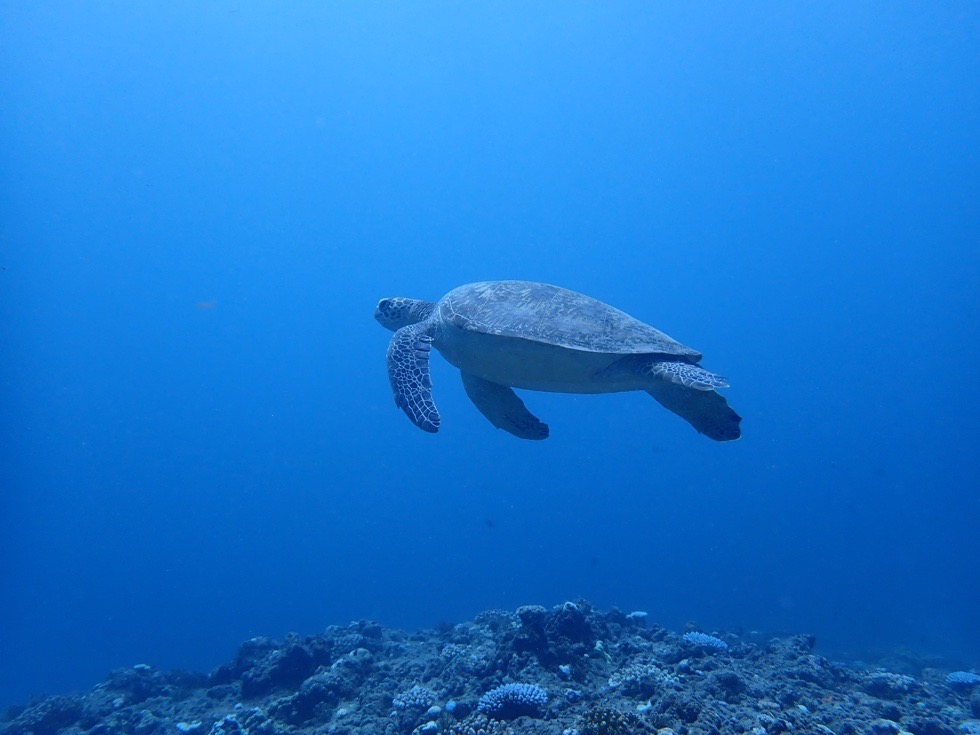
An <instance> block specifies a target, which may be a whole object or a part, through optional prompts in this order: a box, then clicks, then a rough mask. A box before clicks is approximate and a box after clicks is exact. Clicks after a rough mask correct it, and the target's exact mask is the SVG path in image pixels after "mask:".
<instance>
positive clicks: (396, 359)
mask: <svg viewBox="0 0 980 735" xmlns="http://www.w3.org/2000/svg"><path fill="white" fill-rule="evenodd" d="M431 344H432V337H430V336H429V335H428V334H426V333H425V331H424V329H422V328H421V327H420V326H419V325H418V324H412V325H410V326H407V327H402V328H401V329H399V330H398V331H397V332H395V336H394V337H392V338H391V343H390V344H389V345H388V380H390V381H391V389H392V390H393V391H394V393H395V405H396V406H398V407H399V408H400V409H401V410H402V411H404V412H405V415H406V416H408V418H409V419H411V421H412V423H413V424H415V425H416V426H417V427H419V428H420V429H422V430H423V431H428V432H432V433H435V432H437V431H439V423H440V422H441V421H442V418H441V417H440V416H439V410H438V409H437V408H436V404H435V403H434V402H433V400H432V380H431V378H429V352H430V350H431Z"/></svg>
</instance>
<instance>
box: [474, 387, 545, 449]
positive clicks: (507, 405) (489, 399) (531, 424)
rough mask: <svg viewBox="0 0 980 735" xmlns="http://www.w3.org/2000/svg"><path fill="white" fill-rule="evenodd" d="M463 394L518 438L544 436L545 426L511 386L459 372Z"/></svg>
mask: <svg viewBox="0 0 980 735" xmlns="http://www.w3.org/2000/svg"><path fill="white" fill-rule="evenodd" d="M460 375H462V376H463V387H464V388H465V389H466V395H468V396H469V397H470V400H471V401H473V404H474V405H475V406H476V407H477V408H478V409H480V413H482V414H483V415H484V416H486V417H487V419H489V420H490V423H491V424H493V425H494V426H496V427H497V428H498V429H503V430H504V431H507V432H510V433H511V434H513V435H514V436H516V437H519V438H520V439H547V438H548V425H547V424H545V423H542V422H541V421H539V420H538V418H537V417H536V416H534V415H533V414H532V413H531V412H530V411H528V410H527V407H526V406H525V405H524V401H522V400H521V399H520V398H518V397H517V394H516V393H515V392H514V391H513V389H512V388H510V387H509V386H506V385H499V384H498V383H491V382H490V381H489V380H484V379H483V378H478V377H477V376H475V375H473V374H472V373H466V372H462V371H460Z"/></svg>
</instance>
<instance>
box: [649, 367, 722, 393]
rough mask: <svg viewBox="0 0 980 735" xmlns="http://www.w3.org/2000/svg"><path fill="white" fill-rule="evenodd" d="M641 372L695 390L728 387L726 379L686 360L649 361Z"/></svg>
mask: <svg viewBox="0 0 980 735" xmlns="http://www.w3.org/2000/svg"><path fill="white" fill-rule="evenodd" d="M643 372H645V373H649V374H650V375H653V376H655V377H657V378H660V379H662V380H666V381H669V382H671V383H675V384H676V385H683V386H684V387H685V388H694V389H695V390H714V389H715V388H727V387H728V381H727V380H725V379H724V378H723V377H721V376H720V375H715V374H714V373H709V372H708V371H707V370H705V369H704V368H703V367H699V366H697V365H691V364H690V363H687V362H667V361H664V362H651V363H648V364H647V365H645V366H644V367H643Z"/></svg>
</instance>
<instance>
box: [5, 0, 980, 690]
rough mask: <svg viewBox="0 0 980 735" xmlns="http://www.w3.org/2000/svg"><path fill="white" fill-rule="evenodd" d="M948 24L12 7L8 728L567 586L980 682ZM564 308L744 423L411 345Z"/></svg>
mask: <svg viewBox="0 0 980 735" xmlns="http://www.w3.org/2000/svg"><path fill="white" fill-rule="evenodd" d="M978 79H980V9H978V6H977V5H976V4H974V3H969V2H962V3H957V2H949V3H902V2H894V3H871V2H858V3H853V2H827V3H817V4H801V3H785V4H784V3H776V2H773V3H738V4H727V3H683V4H681V3H640V2H623V3H577V2H572V3H527V2H521V3H516V2H515V3H506V2H505V3H460V4H456V3H444V2H440V3H435V2H433V3H370V2H363V3H362V2H357V3H353V2H352V3H316V2H307V3H258V2H255V3H252V2H210V3H199V2H190V1H186V2H167V3H163V2H140V3H128V2H93V3H82V2H41V1H38V2H31V3H13V2H4V3H0V172H2V173H0V266H2V268H3V269H2V270H0V412H2V413H0V416H2V418H0V453H2V461H0V485H2V493H0V705H2V704H7V703H13V702H18V701H25V700H26V699H27V698H28V697H29V696H31V695H33V694H41V693H55V692H67V691H75V690H85V689H87V688H90V687H91V686H92V685H94V684H95V683H96V682H97V681H99V680H100V679H101V678H102V677H103V676H104V674H105V673H106V672H107V671H108V670H109V669H112V668H115V667H120V666H132V665H133V664H136V663H149V664H152V665H154V666H157V667H161V668H172V667H179V668H186V669H199V670H204V671H207V670H210V669H211V668H213V667H214V666H216V665H217V664H218V663H220V662H222V661H224V660H226V659H227V658H228V657H229V656H230V655H231V654H232V653H233V652H234V651H235V649H236V648H237V646H238V644H239V643H240V642H241V641H242V640H244V639H247V638H250V637H253V636H258V635H268V636H281V635H282V634H284V633H285V632H287V631H298V632H300V633H313V632H316V631H319V630H321V629H323V628H324V627H325V626H327V625H329V624H334V623H337V624H343V623H346V622H348V621H349V620H352V619H357V618H371V619H375V620H378V621H379V622H381V623H383V624H384V625H387V626H392V627H405V628H417V627H431V626H434V625H437V624H439V623H440V622H443V621H459V620H463V619H467V618H470V617H472V616H473V615H474V614H476V613H477V612H479V611H481V610H484V609H488V608H507V609H513V608H515V607H516V606H518V605H522V604H527V603H538V604H543V605H553V604H557V603H560V602H562V601H564V600H567V599H575V598H579V597H583V598H587V599H589V600H590V601H591V602H592V603H593V604H595V605H597V606H600V607H609V606H613V605H615V606H618V607H620V608H623V609H626V610H634V609H641V610H645V611H647V612H648V613H649V616H650V620H651V621H654V622H656V623H659V624H662V625H667V626H672V627H675V628H676V627H680V626H682V625H683V624H684V623H685V622H686V621H691V620H694V621H697V622H698V624H699V625H700V626H703V627H705V628H706V629H719V630H740V629H741V630H762V631H772V632H812V633H815V634H816V635H817V639H818V650H819V651H821V652H822V653H824V654H825V655H834V656H841V657H849V658H856V657H864V658H868V659H873V658H874V657H876V656H883V655H887V654H890V653H892V652H894V651H896V650H900V649H910V650H912V651H915V652H917V653H918V654H920V655H923V656H937V657H943V658H944V659H946V660H948V661H950V662H951V665H953V666H959V667H964V668H965V667H971V666H972V667H976V666H978V665H980V627H978V625H977V619H978V615H980V554H978V548H980V547H978V538H980V493H978V488H980V478H978V469H977V467H978V463H977V456H978V435H980V418H978V416H980V388H978V370H977V359H978V357H980V354H978V353H980V349H978V345H980V335H978V329H977V323H978V312H980V303H978V301H980V300H978V296H977V293H978V283H980V278H978V276H980V267H978V266H980V204H978V203H980V186H978V181H980V176H978V175H980V85H978V84H977V80H978ZM498 278H519V279H527V280H539V281H546V282H550V283H555V284H558V285H561V286H565V287H568V288H572V289H575V290H578V291H582V292H585V293H588V294H590V295H592V296H595V297H597V298H600V299H602V300H604V301H606V302H608V303H610V304H612V305H614V306H617V307H619V308H621V309H624V310H625V311H627V312H629V313H630V314H632V315H634V316H636V317H637V318H639V319H642V320H643V321H646V322H648V323H650V324H652V325H654V326H656V327H658V328H660V329H662V330H664V331H665V332H667V333H668V334H670V335H671V336H672V337H674V338H676V339H678V340H680V341H681V342H684V343H685V344H687V345H690V346H692V347H694V348H696V349H698V350H700V351H702V352H703V353H704V355H705V358H704V361H703V364H704V366H705V367H706V368H707V369H709V370H712V371H715V372H718V373H720V374H723V375H725V376H727V377H728V379H729V381H730V382H731V386H732V387H731V388H730V389H726V390H725V391H724V394H725V396H726V397H727V398H728V400H729V402H730V403H731V404H732V406H733V407H734V408H735V409H736V410H737V411H738V412H739V413H740V414H741V415H742V416H743V417H744V420H743V423H742V429H743V438H742V439H741V440H740V441H738V442H734V443H728V444H718V443H715V442H712V441H710V440H708V439H706V438H704V437H702V436H698V435H697V434H696V433H695V432H694V431H693V430H692V429H691V428H690V426H688V425H687V424H686V423H685V422H683V421H682V420H680V419H679V418H677V417H676V416H674V415H672V414H670V413H668V412H667V411H665V410H663V409H662V408H661V407H660V406H658V405H657V404H656V403H655V402H654V401H653V400H652V399H651V398H649V397H648V396H646V395H645V394H642V393H626V394H617V395H603V396H571V395H555V394H544V393H529V392H523V393H522V397H523V398H524V399H525V401H526V403H527V404H528V407H529V408H530V410H531V411H532V412H534V413H535V414H536V415H538V416H539V417H540V418H541V419H542V420H543V421H545V422H547V423H548V424H549V425H550V427H551V437H550V438H549V439H548V440H547V441H545V442H523V441H520V440H518V439H516V438H514V437H512V436H511V435H509V434H507V433H504V432H502V431H498V430H496V429H494V428H493V427H492V426H491V425H490V424H489V423H488V422H487V421H486V419H484V418H483V417H482V416H481V415H480V414H479V413H478V412H477V410H476V409H475V408H474V407H473V406H472V405H471V404H470V403H469V400H468V399H467V397H466V395H465V393H464V392H463V389H462V385H461V383H460V380H459V376H458V372H457V371H456V370H455V369H454V368H452V367H451V366H449V365H448V364H447V363H446V362H445V361H444V360H442V358H441V357H439V356H438V355H434V356H433V360H432V370H433V381H434V384H435V387H434V394H435V398H436V401H437V403H438V405H439V408H440V409H441V411H442V414H443V425H442V429H441V431H440V432H439V433H438V434H437V435H434V436H433V435H429V434H425V433H423V432H421V431H419V430H418V429H416V428H415V427H413V426H412V425H411V424H410V423H409V422H408V420H407V419H406V418H405V416H404V415H403V414H402V413H401V412H400V411H398V410H397V409H396V408H395V407H394V405H393V401H392V396H391V389H390V387H389V384H388V379H387V376H386V372H385V350H386V347H387V343H388V340H389V338H390V333H389V332H387V331H385V330H384V329H382V328H381V327H380V326H379V325H378V324H377V323H376V322H375V321H374V320H373V318H372V314H373V309H374V306H375V304H376V303H377V301H378V299H379V298H382V297H385V296H412V297H417V298H425V299H430V300H435V299H437V298H439V297H440V296H441V295H442V294H444V293H445V292H446V291H449V290H450V289H451V288H453V287H455V286H457V285H460V284H463V283H467V282H471V281H477V280H486V279H498Z"/></svg>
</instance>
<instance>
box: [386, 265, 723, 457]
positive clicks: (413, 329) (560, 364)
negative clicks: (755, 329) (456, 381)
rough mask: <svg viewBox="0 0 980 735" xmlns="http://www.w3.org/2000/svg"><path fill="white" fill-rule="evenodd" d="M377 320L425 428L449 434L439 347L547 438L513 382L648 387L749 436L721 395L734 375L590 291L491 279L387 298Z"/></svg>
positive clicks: (480, 402) (711, 423)
mask: <svg viewBox="0 0 980 735" xmlns="http://www.w3.org/2000/svg"><path fill="white" fill-rule="evenodd" d="M374 318H375V319H377V320H378V321H379V322H380V323H381V324H382V325H383V326H384V327H386V328H388V329H390V330H392V331H393V332H394V333H395V334H394V336H393V337H392V338H391V343H390V344H389V346H388V377H389V379H390V380H391V387H392V389H393V390H394V392H395V404H396V405H397V406H398V407H399V408H401V409H402V410H403V411H404V412H405V413H406V414H407V415H408V418H409V419H411V421H412V423H414V424H415V425H416V426H418V427H419V428H420V429H422V430H424V431H429V432H435V431H438V430H439V423H440V421H441V418H440V416H439V411H438V410H437V409H436V405H435V403H433V401H432V381H431V380H430V378H429V351H430V346H434V347H435V348H436V349H437V350H439V352H441V353H442V356H443V357H445V358H446V360H448V361H449V362H450V363H452V364H453V365H455V366H456V367H458V368H459V370H460V372H461V373H462V376H463V387H464V388H465V389H466V394H467V395H468V396H469V397H470V399H471V400H472V401H473V403H474V404H476V407H477V408H478V409H480V412H481V413H482V414H483V415H484V416H486V417H487V418H488V419H489V420H490V423H492V424H493V425H494V426H496V427H498V428H500V429H504V430H505V431H508V432H510V433H511V434H513V435H514V436H517V437H520V438H521V439H545V438H547V436H548V426H547V424H544V423H542V422H541V421H539V420H538V419H537V418H536V417H535V416H534V415H532V414H531V412H530V411H528V410H527V408H526V407H525V406H524V403H523V401H521V399H520V398H518V397H517V394H516V393H514V391H513V388H525V389H528V390H543V391H552V392H556V393H615V392H619V391H629V390H645V391H646V392H647V393H649V394H650V395H651V396H653V397H654V398H656V399H657V401H659V402H660V404H661V405H662V406H663V407H664V408H666V409H668V410H670V411H673V412H674V413H676V414H677V415H678V416H680V417H681V418H683V419H685V420H686V421H688V422H689V423H690V424H691V425H692V426H693V427H694V428H695V429H697V430H698V431H699V432H700V433H702V434H705V435H706V436H708V437H710V438H711V439H715V440H717V441H729V440H731V439H738V437H739V435H740V430H739V426H738V425H739V422H740V421H741V420H742V419H741V417H740V416H739V415H738V414H737V413H735V411H733V410H732V409H731V408H730V407H729V405H728V402H727V401H726V400H725V399H724V398H723V397H722V396H721V395H720V394H719V393H717V392H716V390H715V389H716V388H725V387H727V386H728V383H727V382H726V381H725V379H724V378H722V377H720V376H718V375H715V374H713V373H709V372H708V371H707V370H705V369H704V368H701V367H699V366H698V365H697V363H698V362H699V361H700V360H701V353H700V352H697V351H696V350H692V349H691V348H690V347H685V346H684V345H682V344H680V343H679V342H676V341H674V340H673V339H671V338H670V337H668V336H667V335H666V334H664V333H663V332H661V331H658V330H656V329H654V328H653V327H651V326H649V325H647V324H644V323H643V322H641V321H639V320H637V319H634V318H633V317H631V316H630V315H629V314H626V313H624V312H622V311H620V310H619V309H614V308H613V307H611V306H609V305H608V304H604V303H602V302H601V301H598V300H596V299H594V298H592V297H590V296H585V295H584V294H580V293H576V292H574V291H569V290H568V289H565V288H559V287H558V286H551V285H548V284H546V283H532V282H530V281H484V282H481V283H471V284H468V285H466V286H460V287H459V288H456V289H453V290H452V291H450V292H449V293H447V294H446V295H445V296H443V297H442V299H440V300H439V301H438V302H436V303H432V302H431V301H420V300H418V299H408V298H402V297H395V298H388V299H382V300H381V301H380V302H379V303H378V306H377V308H376V309H375V311H374Z"/></svg>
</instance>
